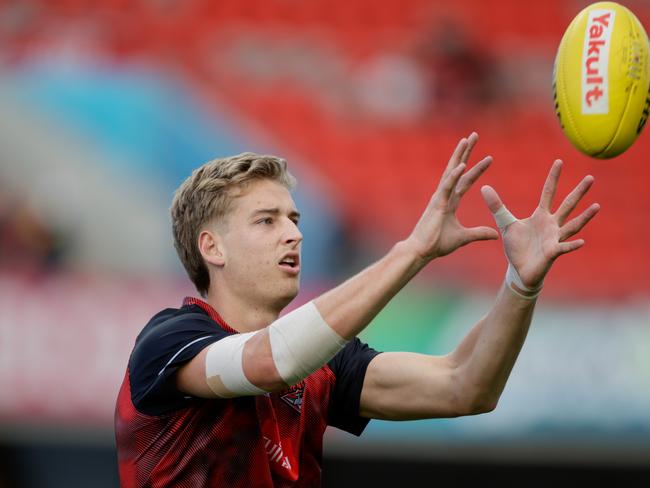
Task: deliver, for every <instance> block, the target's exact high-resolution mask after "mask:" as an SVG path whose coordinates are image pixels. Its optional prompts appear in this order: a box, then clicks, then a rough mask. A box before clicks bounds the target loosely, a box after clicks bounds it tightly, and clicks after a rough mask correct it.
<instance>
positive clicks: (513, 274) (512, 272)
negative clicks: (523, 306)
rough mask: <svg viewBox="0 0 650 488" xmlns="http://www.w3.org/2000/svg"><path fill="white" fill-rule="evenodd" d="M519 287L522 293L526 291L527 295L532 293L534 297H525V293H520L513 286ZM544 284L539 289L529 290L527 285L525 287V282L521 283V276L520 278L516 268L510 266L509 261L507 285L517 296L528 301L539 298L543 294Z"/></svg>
mask: <svg viewBox="0 0 650 488" xmlns="http://www.w3.org/2000/svg"><path fill="white" fill-rule="evenodd" d="M513 283H514V284H515V285H517V288H519V289H520V290H522V291H525V292H527V293H532V295H524V294H523V293H519V292H518V291H517V290H516V289H515V288H514V287H513V286H512V284H513ZM543 284H544V283H542V284H540V285H539V287H537V288H529V287H527V286H526V285H524V283H523V281H521V276H519V273H517V270H516V269H515V267H514V266H513V265H512V264H510V261H508V271H506V285H508V288H510V290H511V291H512V292H513V293H514V294H515V295H518V296H520V297H521V298H526V299H527V300H532V299H533V298H537V296H538V295H539V294H540V293H541V292H542V286H543Z"/></svg>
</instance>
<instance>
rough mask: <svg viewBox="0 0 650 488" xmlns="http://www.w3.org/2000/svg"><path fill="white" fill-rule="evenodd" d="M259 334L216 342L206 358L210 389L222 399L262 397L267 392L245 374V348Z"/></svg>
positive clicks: (238, 336) (206, 371) (233, 337)
mask: <svg viewBox="0 0 650 488" xmlns="http://www.w3.org/2000/svg"><path fill="white" fill-rule="evenodd" d="M255 334H257V332H247V333H245V334H234V335H231V336H228V337H224V338H223V339H221V340H219V341H217V342H215V343H214V344H212V345H211V346H209V348H208V353H207V355H206V357H205V378H206V381H207V383H208V386H209V387H210V389H211V390H212V391H213V392H214V394H215V395H217V396H218V397H221V398H232V397H236V396H249V395H261V394H263V393H266V391H265V390H263V389H261V388H258V387H257V386H255V385H254V384H253V383H251V382H250V381H248V378H246V375H245V374H244V366H243V361H242V354H243V352H244V346H245V345H246V342H247V341H248V339H250V338H251V337H252V336H253V335H255Z"/></svg>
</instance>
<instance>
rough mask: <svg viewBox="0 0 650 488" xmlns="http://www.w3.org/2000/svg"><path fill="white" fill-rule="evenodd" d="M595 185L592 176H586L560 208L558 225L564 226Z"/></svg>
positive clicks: (557, 213) (557, 212)
mask: <svg viewBox="0 0 650 488" xmlns="http://www.w3.org/2000/svg"><path fill="white" fill-rule="evenodd" d="M593 183H594V177H593V176H591V175H587V176H585V177H584V178H583V179H582V181H581V182H580V183H578V185H577V186H576V187H575V188H574V189H573V190H572V191H571V193H569V194H568V195H567V197H566V198H565V199H564V201H563V202H562V204H561V205H560V206H559V208H558V209H557V211H556V212H555V215H556V216H557V221H558V224H560V225H563V224H564V222H565V221H566V219H567V218H568V217H569V214H571V212H573V209H575V208H576V206H577V205H578V203H579V202H580V200H581V199H582V197H584V196H585V194H586V193H587V192H588V191H589V188H591V185H592V184H593Z"/></svg>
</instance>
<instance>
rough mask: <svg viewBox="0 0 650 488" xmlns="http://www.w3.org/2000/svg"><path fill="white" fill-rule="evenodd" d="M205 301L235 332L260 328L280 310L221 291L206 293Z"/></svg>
mask: <svg viewBox="0 0 650 488" xmlns="http://www.w3.org/2000/svg"><path fill="white" fill-rule="evenodd" d="M205 301H206V302H207V303H208V304H210V306H211V307H212V308H213V309H215V310H216V311H217V313H218V314H219V315H220V316H221V318H223V320H224V321H225V322H226V324H228V326H229V327H231V328H233V329H235V330H236V331H237V332H252V331H255V330H260V329H263V328H264V327H266V326H267V325H269V324H270V323H271V322H273V321H274V320H276V319H277V318H278V317H279V315H280V311H281V309H280V310H277V309H275V308H273V307H260V306H256V305H255V304H253V303H251V301H242V300H239V299H238V298H237V297H234V296H226V294H224V293H223V292H221V293H219V294H217V293H210V292H209V293H208V296H207V298H206V299H205Z"/></svg>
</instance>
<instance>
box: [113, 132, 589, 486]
mask: <svg viewBox="0 0 650 488" xmlns="http://www.w3.org/2000/svg"><path fill="white" fill-rule="evenodd" d="M477 139H478V136H477V135H476V134H474V133H473V134H472V135H470V136H469V138H467V139H462V140H461V141H460V142H459V144H458V146H457V147H456V150H455V151H454V153H453V155H452V157H451V159H450V161H449V164H448V166H447V168H446V170H445V171H444V173H443V175H442V178H441V181H440V183H439V186H438V188H437V190H436V191H435V193H434V194H433V197H432V198H431V200H430V202H429V204H428V205H427V207H426V209H425V211H424V213H423V215H422V217H421V218H420V220H419V222H418V223H417V225H416V226H415V228H414V229H413V231H412V233H411V235H409V236H408V237H407V238H406V239H405V240H403V241H401V242H398V243H397V244H396V245H395V246H394V247H393V248H392V249H391V250H390V251H389V252H388V254H386V256H384V257H383V258H382V259H380V260H379V261H377V262H376V263H375V264H373V265H372V266H370V267H368V268H367V269H365V270H364V271H362V272H360V273H359V274H357V275H356V276H354V277H352V278H351V279H349V280H348V281H346V282H345V283H343V284H342V285H340V286H338V287H337V288H334V289H333V290H331V291H329V292H327V293H325V294H323V295H321V296H319V297H318V298H316V299H314V300H313V301H311V302H309V303H307V304H306V305H303V306H302V307H299V308H297V309H296V310H294V311H293V312H291V313H289V314H287V315H285V316H283V317H281V318H278V317H279V315H280V312H281V311H282V309H283V308H285V307H286V306H287V305H288V304H289V303H290V302H291V300H292V299H293V298H294V297H295V296H296V294H297V293H298V278H299V275H300V247H301V244H302V235H301V233H300V230H299V228H298V220H299V217H300V214H299V213H298V211H297V209H296V207H295V204H294V202H293V200H292V198H291V195H290V193H289V189H290V188H291V187H292V186H293V184H294V179H293V177H292V176H291V175H290V174H289V173H288V172H287V169H286V163H285V162H284V161H283V160H281V159H278V158H275V157H272V156H258V155H255V154H252V153H245V154H241V155H239V156H234V157H231V158H226V159H220V160H214V161H212V162H210V163H207V164H205V165H204V166H202V167H201V168H199V169H197V170H196V171H194V173H193V174H192V176H191V177H190V178H188V179H187V180H186V181H185V182H184V183H183V185H182V186H181V187H180V188H179V190H178V191H177V193H176V196H175V198H174V202H173V205H172V209H171V212H172V221H173V230H174V238H175V245H176V248H177V250H178V254H179V256H180V258H181V261H182V262H183V264H184V266H185V268H186V269H187V272H188V274H189V276H190V278H191V279H192V281H193V282H194V284H195V285H196V287H197V289H198V291H199V292H200V293H201V295H202V296H203V297H204V300H199V299H194V298H189V299H186V300H185V302H184V303H183V306H182V307H181V308H179V309H166V310H164V311H162V312H160V313H159V314H157V315H156V316H154V317H153V318H152V319H151V321H150V322H149V323H148V324H147V326H146V327H145V328H144V329H143V331H142V332H141V334H140V335H139V336H138V338H137V340H136V344H135V347H134V349H133V353H132V355H131V358H130V360H129V364H128V368H127V373H126V377H125V379H124V382H123V385H122V388H121V390H120V393H119V397H118V400H117V410H116V437H117V449H118V459H119V470H120V478H121V482H122V486H125V487H145V486H157V487H160V486H169V487H181V486H183V487H198V486H201V487H204V486H205V487H213V486H215V487H216V486H227V487H252V486H260V487H313V486H319V485H320V474H321V470H320V462H321V451H322V436H323V433H324V430H325V427H326V426H327V425H333V426H336V427H339V428H341V429H343V430H346V431H348V432H351V433H353V434H356V435H360V434H361V432H362V431H363V429H364V428H365V426H366V425H367V423H368V421H369V419H371V418H380V419H394V420H404V419H421V418H432V417H455V416H460V415H472V414H478V413H482V412H489V411H491V410H493V409H494V408H495V407H496V404H497V401H498V399H499V396H500V394H501V392H502V391H503V388H504V386H505V383H506V380H507V378H508V375H509V374H510V371H511V369H512V367H513V364H514V362H515V359H516V358H517V355H518V353H519V350H520V349H521V346H522V344H523V341H524V338H525V336H526V333H527V330H528V327H529V324H530V321H531V317H532V314H533V308H534V306H535V298H536V297H537V295H538V294H539V293H540V291H541V288H542V283H543V281H544V277H545V276H546V274H547V272H548V271H549V269H550V267H551V265H552V263H553V261H554V260H555V259H556V258H557V257H558V256H560V255H561V254H564V253H568V252H571V251H574V250H576V249H578V248H579V247H581V246H582V245H583V244H584V242H583V241H582V240H580V239H578V240H574V241H569V240H568V239H569V238H571V237H572V236H573V235H574V234H576V233H577V232H578V231H579V230H580V229H581V228H582V227H583V226H584V225H585V224H586V223H587V222H588V221H589V220H590V219H591V218H592V217H593V216H594V215H595V214H596V212H597V211H598V208H599V207H598V205H597V204H594V205H592V206H590V207H589V208H588V209H587V210H585V211H584V212H583V213H582V214H580V215H579V216H578V217H576V218H574V219H572V220H568V221H567V219H568V216H569V214H570V213H571V212H572V211H573V209H574V208H575V207H576V205H577V204H578V202H579V201H580V200H581V198H582V197H583V196H584V194H585V193H586V192H587V190H588V189H589V187H590V186H591V184H592V182H593V178H592V177H591V176H587V177H585V178H584V179H583V180H582V182H581V183H580V184H579V185H578V186H577V187H576V188H575V189H574V190H573V191H572V192H571V193H570V194H569V195H568V196H567V197H566V198H565V200H564V201H563V203H562V204H561V205H560V207H559V208H558V209H557V210H556V212H555V213H551V202H552V200H553V196H554V194H555V190H556V187H557V182H558V178H559V174H560V169H561V164H562V163H561V162H560V161H556V162H555V163H554V164H553V166H552V168H551V171H550V173H549V176H548V178H547V181H546V183H545V185H544V189H543V191H542V196H541V199H540V203H539V206H538V207H537V208H536V209H535V211H534V213H533V214H532V215H531V216H530V217H529V218H527V219H523V220H518V219H516V218H515V217H513V216H512V214H510V212H508V210H507V209H506V208H505V207H504V206H503V204H502V203H501V200H500V199H499V197H498V195H497V193H496V192H495V191H494V190H493V189H492V188H491V187H489V186H484V187H483V188H482V194H483V197H484V199H485V202H486V203H487V206H488V208H489V209H490V211H491V212H492V213H493V215H494V217H495V220H496V223H497V226H498V227H499V230H500V232H501V235H502V238H503V243H504V247H505V253H506V257H507V260H508V271H507V273H506V279H505V282H504V284H503V286H502V287H501V290H500V291H499V294H498V296H497V299H496V302H495V304H494V306H493V307H492V309H491V310H489V311H488V313H487V315H485V317H483V318H482V319H481V320H480V321H479V322H478V323H477V324H476V325H475V326H474V328H473V329H472V330H471V331H470V332H469V333H468V334H467V336H466V337H465V338H464V339H463V341H462V342H461V343H460V344H459V346H458V347H457V348H456V349H455V350H454V351H452V352H451V353H449V354H448V355H446V356H440V357H434V356H428V355H423V354H414V353H408V352H391V353H382V354H379V353H378V352H377V351H374V350H373V349H371V348H369V347H368V346H367V345H365V344H363V343H361V342H360V341H359V340H358V339H356V338H355V336H356V335H357V334H358V333H359V332H361V331H362V330H363V329H364V327H366V326H367V325H368V323H369V322H370V321H371V320H372V319H373V317H375V315H377V313H378V312H379V311H380V310H381V309H382V308H383V307H384V306H385V305H386V304H387V303H388V301H389V300H390V299H391V298H392V297H393V296H394V295H395V294H396V293H397V292H398V291H399V290H400V289H401V288H402V287H403V286H404V285H405V284H406V283H407V282H408V281H409V280H410V279H411V278H413V276H415V275H416V274H417V273H418V272H419V271H420V270H421V269H422V268H423V267H424V266H425V265H426V264H428V263H429V262H430V261H432V260H433V259H435V258H438V257H441V256H445V255H447V254H449V253H451V252H453V251H454V250H456V249H457V248H459V247H461V246H464V245H466V244H469V243H470V242H473V241H478V240H486V239H497V238H498V233H497V231H496V230H494V229H491V228H489V227H476V228H465V227H463V226H462V225H461V224H460V223H459V222H458V220H457V219H456V216H455V212H456V209H457V207H458V204H459V202H460V200H461V198H462V196H463V195H464V194H465V192H467V190H468V189H469V188H470V187H471V186H472V184H473V183H474V182H475V181H476V180H477V179H478V178H479V177H480V175H481V174H482V173H483V172H484V171H485V170H486V169H487V168H488V166H489V165H490V163H491V158H490V157H487V158H485V159H483V160H482V161H480V162H479V163H478V164H476V165H475V166H474V167H472V168H471V169H469V170H467V171H466V168H467V161H468V159H469V157H470V154H471V152H472V149H473V147H474V145H475V144H476V141H477ZM398 326H399V327H408V324H399V325H398Z"/></svg>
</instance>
